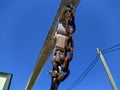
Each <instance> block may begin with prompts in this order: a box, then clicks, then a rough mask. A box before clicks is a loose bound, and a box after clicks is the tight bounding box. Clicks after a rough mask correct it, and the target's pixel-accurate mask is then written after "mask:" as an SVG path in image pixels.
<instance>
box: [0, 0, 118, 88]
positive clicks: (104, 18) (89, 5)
mask: <svg viewBox="0 0 120 90" xmlns="http://www.w3.org/2000/svg"><path fill="white" fill-rule="evenodd" d="M59 3H60V0H54V1H52V0H48V1H45V0H0V72H9V73H12V74H13V79H12V83H11V87H10V90H25V87H26V84H27V82H28V79H29V77H30V75H31V72H32V70H33V68H34V66H35V63H36V60H37V58H38V55H39V52H40V50H41V48H42V46H43V43H44V41H45V39H46V36H47V34H48V32H49V28H50V26H51V24H52V21H53V19H54V16H55V14H56V12H57V8H58V6H59ZM75 21H76V25H77V30H76V32H75V34H74V35H73V39H74V41H75V48H74V57H73V60H72V62H71V63H70V69H71V74H70V76H69V77H68V79H66V81H65V82H63V83H61V85H60V87H59V90H66V88H67V87H68V86H70V85H71V84H72V83H73V82H74V81H76V80H77V79H78V78H79V76H80V75H81V74H82V73H83V72H84V70H85V69H86V68H87V67H88V66H89V64H90V63H91V62H92V61H93V59H94V58H95V57H96V56H97V51H96V48H97V47H99V48H100V49H102V50H103V49H106V48H109V47H111V46H113V45H115V44H118V43H120V0H81V3H80V5H79V6H78V8H77V12H76V18H75ZM105 59H106V61H107V63H108V66H109V67H110V70H111V73H112V75H113V77H114V79H115V82H116V84H117V86H118V88H120V51H115V52H112V53H108V54H105ZM50 69H52V66H51V57H50V58H49V60H48V62H47V63H46V66H45V68H44V70H43V72H42V74H41V76H40V77H39V79H38V81H37V82H36V84H35V86H34V88H33V90H49V87H50V76H49V75H48V74H47V71H48V70H50ZM73 90H112V88H111V86H110V83H109V80H108V78H107V76H106V73H105V71H104V68H103V66H102V64H101V62H100V60H99V61H98V62H97V64H96V65H95V67H94V68H93V69H92V70H91V71H90V72H89V74H88V75H87V76H86V77H85V78H84V79H83V80H82V82H81V83H79V84H78V85H77V86H76V87H75V88H73Z"/></svg>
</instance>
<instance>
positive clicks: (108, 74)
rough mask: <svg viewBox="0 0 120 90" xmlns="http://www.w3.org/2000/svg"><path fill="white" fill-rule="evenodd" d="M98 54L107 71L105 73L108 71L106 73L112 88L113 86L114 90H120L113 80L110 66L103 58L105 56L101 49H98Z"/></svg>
mask: <svg viewBox="0 0 120 90" xmlns="http://www.w3.org/2000/svg"><path fill="white" fill-rule="evenodd" d="M97 52H98V54H99V56H100V59H101V61H102V64H103V66H104V69H105V71H106V73H107V76H108V78H109V81H110V83H111V86H112V88H113V90H118V89H117V86H116V84H115V82H114V79H113V77H112V75H111V73H110V70H109V68H108V65H107V63H106V61H105V59H104V57H103V55H102V52H101V50H100V49H99V48H97Z"/></svg>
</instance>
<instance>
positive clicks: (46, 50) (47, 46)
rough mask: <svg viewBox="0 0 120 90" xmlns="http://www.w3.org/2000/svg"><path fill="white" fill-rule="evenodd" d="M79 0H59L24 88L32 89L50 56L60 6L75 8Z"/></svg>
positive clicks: (60, 9)
mask: <svg viewBox="0 0 120 90" xmlns="http://www.w3.org/2000/svg"><path fill="white" fill-rule="evenodd" d="M79 2H80V0H61V3H60V6H59V8H58V10H57V13H56V16H55V18H54V20H53V23H52V25H51V27H50V30H49V33H48V35H47V38H46V40H45V42H44V45H43V47H42V50H41V52H40V54H39V57H38V59H37V62H36V64H35V67H34V69H33V71H32V74H31V76H30V78H29V80H28V83H27V86H26V90H32V87H33V86H34V84H35V82H36V80H37V78H38V77H39V75H40V73H41V71H42V69H43V67H44V65H45V63H46V62H47V60H48V58H49V56H50V53H51V52H52V49H53V38H52V37H53V32H54V30H55V29H54V28H55V25H56V23H57V20H58V18H59V15H60V13H61V11H62V8H63V7H64V6H66V5H68V4H71V3H72V4H74V6H75V7H76V8H77V6H78V4H79Z"/></svg>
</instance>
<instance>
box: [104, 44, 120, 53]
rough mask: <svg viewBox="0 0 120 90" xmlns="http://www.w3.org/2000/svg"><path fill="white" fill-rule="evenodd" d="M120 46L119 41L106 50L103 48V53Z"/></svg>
mask: <svg viewBox="0 0 120 90" xmlns="http://www.w3.org/2000/svg"><path fill="white" fill-rule="evenodd" d="M119 46H120V43H119V44H116V45H114V46H112V47H110V48H107V49H105V50H102V52H103V53H106V52H109V51H111V50H112V49H114V48H117V47H119Z"/></svg>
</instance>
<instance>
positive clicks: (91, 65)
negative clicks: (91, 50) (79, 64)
mask: <svg viewBox="0 0 120 90" xmlns="http://www.w3.org/2000/svg"><path fill="white" fill-rule="evenodd" d="M98 56H99V55H97V56H96V57H95V59H94V60H93V61H92V63H91V64H90V65H89V66H88V68H87V69H86V70H85V71H84V72H83V73H82V74H81V76H80V77H79V78H78V79H77V80H76V81H75V82H74V83H73V84H72V85H71V86H69V87H68V88H67V90H71V89H72V88H74V87H75V86H77V85H78V84H79V83H80V82H81V81H82V80H83V79H84V78H85V77H86V76H87V75H88V73H89V72H90V71H91V70H92V68H93V67H94V66H95V64H96V63H97V61H98Z"/></svg>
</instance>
